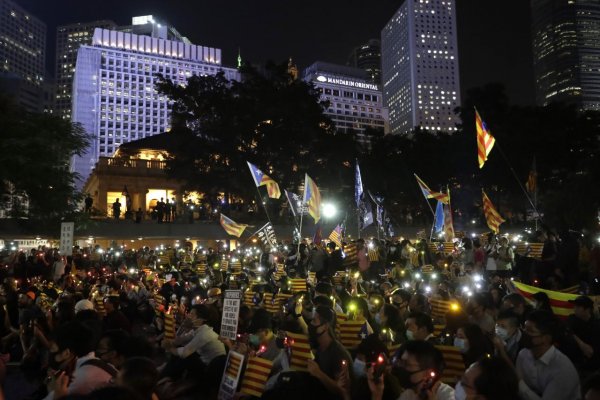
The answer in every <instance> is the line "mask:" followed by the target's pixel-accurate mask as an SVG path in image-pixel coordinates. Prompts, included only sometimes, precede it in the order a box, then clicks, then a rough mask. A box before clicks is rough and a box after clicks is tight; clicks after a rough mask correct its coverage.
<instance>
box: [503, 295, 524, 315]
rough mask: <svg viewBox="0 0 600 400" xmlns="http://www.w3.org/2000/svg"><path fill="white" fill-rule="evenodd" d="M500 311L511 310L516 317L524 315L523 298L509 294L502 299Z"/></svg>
mask: <svg viewBox="0 0 600 400" xmlns="http://www.w3.org/2000/svg"><path fill="white" fill-rule="evenodd" d="M502 309H503V310H512V311H513V312H514V313H515V314H517V315H518V316H522V315H523V314H524V313H525V298H524V297H523V296H521V295H520V294H519V293H510V294H507V295H506V296H504V298H503V299H502Z"/></svg>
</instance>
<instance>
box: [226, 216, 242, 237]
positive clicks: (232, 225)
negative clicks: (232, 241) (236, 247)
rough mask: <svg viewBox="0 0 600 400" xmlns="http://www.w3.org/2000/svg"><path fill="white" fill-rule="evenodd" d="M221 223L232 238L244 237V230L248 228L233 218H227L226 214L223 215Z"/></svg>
mask: <svg viewBox="0 0 600 400" xmlns="http://www.w3.org/2000/svg"><path fill="white" fill-rule="evenodd" d="M220 222H221V226H222V227H223V229H225V232H227V233H228V234H230V235H231V236H237V237H240V236H242V233H244V229H246V227H247V226H248V225H245V224H238V223H236V222H235V221H233V220H232V219H231V218H228V217H226V216H225V215H224V214H221V218H220Z"/></svg>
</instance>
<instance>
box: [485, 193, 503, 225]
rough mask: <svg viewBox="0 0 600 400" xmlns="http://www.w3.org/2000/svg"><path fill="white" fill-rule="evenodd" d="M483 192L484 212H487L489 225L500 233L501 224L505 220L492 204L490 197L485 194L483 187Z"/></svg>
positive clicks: (486, 217)
mask: <svg viewBox="0 0 600 400" xmlns="http://www.w3.org/2000/svg"><path fill="white" fill-rule="evenodd" d="M481 192H482V193H483V213H484V214H485V220H486V221H487V225H488V227H489V228H490V229H491V230H492V232H494V233H498V232H500V224H501V223H503V222H504V221H505V220H504V218H502V217H501V216H500V213H498V211H496V209H495V208H494V205H493V204H492V201H491V200H490V198H489V197H487V194H485V192H484V191H483V189H482V190H481Z"/></svg>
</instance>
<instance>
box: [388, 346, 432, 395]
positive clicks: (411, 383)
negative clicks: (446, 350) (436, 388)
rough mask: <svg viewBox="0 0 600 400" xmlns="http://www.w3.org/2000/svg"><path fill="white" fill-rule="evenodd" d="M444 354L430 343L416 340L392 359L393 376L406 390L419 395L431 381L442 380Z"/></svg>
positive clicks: (403, 347)
mask: <svg viewBox="0 0 600 400" xmlns="http://www.w3.org/2000/svg"><path fill="white" fill-rule="evenodd" d="M443 370H444V359H443V357H442V353H441V352H440V351H439V350H438V349H436V348H435V346H434V345H432V344H431V343H429V342H425V341H421V340H414V341H409V342H407V343H405V344H404V345H402V347H400V349H398V351H397V352H396V355H395V356H394V357H393V359H392V374H393V375H394V376H395V377H396V378H398V382H399V383H400V385H401V386H402V387H403V388H405V389H412V390H413V391H415V392H416V393H419V392H420V391H421V389H422V388H423V387H424V386H425V385H426V384H428V383H430V382H431V381H433V382H435V381H437V380H439V379H440V378H441V375H442V372H443Z"/></svg>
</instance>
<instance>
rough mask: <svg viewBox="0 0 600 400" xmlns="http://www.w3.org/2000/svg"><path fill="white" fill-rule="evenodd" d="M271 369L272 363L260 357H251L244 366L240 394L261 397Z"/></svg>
mask: <svg viewBox="0 0 600 400" xmlns="http://www.w3.org/2000/svg"><path fill="white" fill-rule="evenodd" d="M271 368H273V362H271V361H269V360H266V359H264V358H260V357H251V358H250V359H249V360H248V364H247V365H246V371H245V372H244V378H243V379H242V387H241V389H240V392H242V393H244V394H247V395H249V396H255V397H261V396H262V395H263V392H264V391H265V385H266V384H267V380H268V379H269V374H270V373H271Z"/></svg>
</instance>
